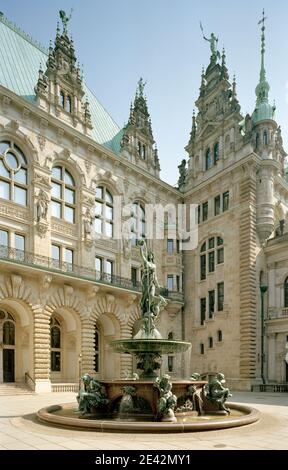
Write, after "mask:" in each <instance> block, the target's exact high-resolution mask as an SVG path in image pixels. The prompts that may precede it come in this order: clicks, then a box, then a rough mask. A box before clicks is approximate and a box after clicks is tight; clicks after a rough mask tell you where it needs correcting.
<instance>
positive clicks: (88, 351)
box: [79, 317, 95, 375]
mask: <svg viewBox="0 0 288 470" xmlns="http://www.w3.org/2000/svg"><path fill="white" fill-rule="evenodd" d="M81 328H82V332H81V356H82V357H81V371H80V367H79V373H81V375H83V374H86V373H88V374H91V373H93V372H94V355H95V345H94V336H95V320H93V319H92V318H89V317H83V318H81Z"/></svg>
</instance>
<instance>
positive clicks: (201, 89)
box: [200, 67, 205, 96]
mask: <svg viewBox="0 0 288 470" xmlns="http://www.w3.org/2000/svg"><path fill="white" fill-rule="evenodd" d="M204 93H205V69H204V67H202V74H201V85H200V96H203V95H204Z"/></svg>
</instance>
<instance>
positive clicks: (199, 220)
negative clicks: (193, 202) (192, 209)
mask: <svg viewBox="0 0 288 470" xmlns="http://www.w3.org/2000/svg"><path fill="white" fill-rule="evenodd" d="M197 222H198V224H200V222H201V206H200V204H198V206H197Z"/></svg>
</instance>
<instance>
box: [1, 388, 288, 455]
mask: <svg viewBox="0 0 288 470" xmlns="http://www.w3.org/2000/svg"><path fill="white" fill-rule="evenodd" d="M74 400H75V394H74V393H52V394H47V395H21V396H13V397H9V398H8V397H0V450H6V449H10V450H16V449H17V450H21V449H27V450H28V449H30V450H33V449H35V450H36V449H51V450H52V449H56V450H67V449H83V450H84V449H87V450H89V449H91V450H103V449H105V450H115V451H117V450H132V449H135V450H164V449H167V450H172V451H175V450H187V449H193V450H195V449H201V450H202V449H203V450H209V449H211V450H216V449H221V450H224V449H230V450H232V449H235V450H237V449H255V450H260V449H286V450H287V449H288V432H287V430H288V406H287V405H288V395H287V394H285V393H282V394H276V393H274V394H272V393H271V394H270V393H248V392H245V393H244V392H241V393H234V396H233V400H231V401H237V402H239V403H246V404H249V405H251V406H253V407H255V408H258V409H259V410H260V411H261V413H262V416H261V419H260V421H258V422H257V423H255V424H252V425H249V426H243V427H240V428H235V429H227V430H223V431H209V432H201V433H185V434H166V435H165V434H156V435H149V434H120V433H100V432H92V431H91V432H88V431H73V430H67V429H60V428H55V427H48V426H46V425H45V424H42V423H40V422H38V421H37V419H36V417H35V412H36V411H37V410H38V409H39V408H42V407H43V406H46V405H52V404H56V403H65V402H72V401H74Z"/></svg>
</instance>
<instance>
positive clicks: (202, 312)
mask: <svg viewBox="0 0 288 470" xmlns="http://www.w3.org/2000/svg"><path fill="white" fill-rule="evenodd" d="M205 320H206V297H204V298H203V299H200V323H201V325H204V322H205Z"/></svg>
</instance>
